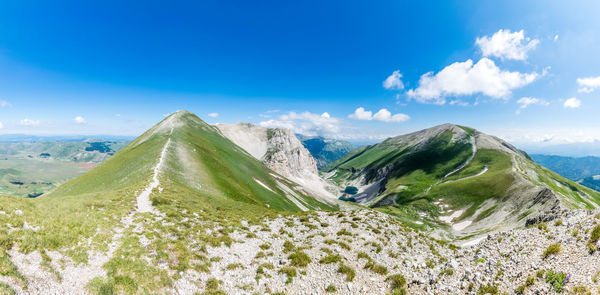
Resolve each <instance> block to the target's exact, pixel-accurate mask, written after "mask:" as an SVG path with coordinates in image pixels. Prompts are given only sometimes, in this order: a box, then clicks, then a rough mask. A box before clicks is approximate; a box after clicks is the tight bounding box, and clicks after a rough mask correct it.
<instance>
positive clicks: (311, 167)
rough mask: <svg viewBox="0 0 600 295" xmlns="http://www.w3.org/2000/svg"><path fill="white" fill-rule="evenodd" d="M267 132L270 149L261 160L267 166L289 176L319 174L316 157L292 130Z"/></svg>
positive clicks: (268, 130) (278, 129)
mask: <svg viewBox="0 0 600 295" xmlns="http://www.w3.org/2000/svg"><path fill="white" fill-rule="evenodd" d="M257 128H261V127H257ZM266 132H267V147H268V149H267V152H266V153H265V154H264V155H263V156H262V158H261V160H262V161H263V162H264V163H265V164H266V165H267V167H269V168H271V169H272V170H273V171H276V172H278V173H279V174H281V175H283V176H285V177H288V178H289V177H299V176H304V175H306V174H314V175H318V171H317V163H316V162H315V159H314V158H313V157H312V156H311V154H310V152H309V151H308V150H307V149H306V148H305V147H304V146H303V145H302V143H301V142H300V140H298V138H296V136H295V135H294V133H293V132H292V131H291V130H289V129H282V128H277V129H266Z"/></svg>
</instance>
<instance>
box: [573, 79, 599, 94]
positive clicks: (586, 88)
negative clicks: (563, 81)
mask: <svg viewBox="0 0 600 295" xmlns="http://www.w3.org/2000/svg"><path fill="white" fill-rule="evenodd" d="M577 84H579V87H580V88H579V89H577V92H583V93H590V92H592V91H594V90H596V89H597V88H600V76H598V77H588V78H577Z"/></svg>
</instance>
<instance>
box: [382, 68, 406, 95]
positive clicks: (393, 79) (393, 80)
mask: <svg viewBox="0 0 600 295" xmlns="http://www.w3.org/2000/svg"><path fill="white" fill-rule="evenodd" d="M401 78H402V74H400V71H394V72H393V73H392V74H391V75H390V76H389V77H387V78H386V79H385V81H383V88H385V89H390V90H392V89H398V90H402V89H404V83H402V80H401Z"/></svg>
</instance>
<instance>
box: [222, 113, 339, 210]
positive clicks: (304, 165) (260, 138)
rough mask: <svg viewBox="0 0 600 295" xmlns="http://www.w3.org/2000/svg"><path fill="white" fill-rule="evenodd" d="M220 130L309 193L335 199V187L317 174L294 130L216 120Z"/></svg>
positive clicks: (315, 165)
mask: <svg viewBox="0 0 600 295" xmlns="http://www.w3.org/2000/svg"><path fill="white" fill-rule="evenodd" d="M216 127H217V128H218V129H219V130H220V131H221V133H222V134H223V135H224V136H225V137H227V138H228V139H229V140H231V141H232V142H233V143H235V144H237V145H238V146H239V147H241V148H242V149H244V150H246V151H247V152H248V153H249V154H251V155H252V156H254V157H255V158H256V159H258V160H260V161H262V162H263V163H265V165H267V167H269V168H270V169H271V170H273V171H275V172H277V173H279V174H280V175H282V176H284V177H286V178H287V179H289V180H291V181H293V182H295V183H297V184H299V185H300V186H301V188H302V189H303V190H304V191H305V192H307V193H310V194H311V195H313V196H317V197H325V198H326V199H336V197H335V196H334V194H333V193H332V191H335V190H336V188H335V187H333V186H332V185H330V184H328V183H327V182H326V181H324V180H322V179H321V177H319V171H318V170H317V163H316V161H315V159H314V158H313V157H312V155H311V154H310V152H309V151H308V150H307V149H306V148H305V147H304V145H302V142H301V141H300V140H299V139H298V138H297V137H296V135H295V134H294V132H292V131H291V130H289V129H285V128H264V127H260V126H256V125H252V124H249V123H237V124H217V125H216Z"/></svg>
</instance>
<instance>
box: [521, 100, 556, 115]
mask: <svg viewBox="0 0 600 295" xmlns="http://www.w3.org/2000/svg"><path fill="white" fill-rule="evenodd" d="M517 103H518V104H519V108H518V109H517V114H520V113H521V111H522V110H524V109H526V108H527V107H528V106H529V105H542V106H547V105H549V104H550V103H548V102H547V101H545V100H543V99H539V98H535V97H521V98H520V99H519V100H517Z"/></svg>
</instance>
